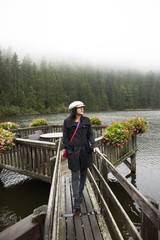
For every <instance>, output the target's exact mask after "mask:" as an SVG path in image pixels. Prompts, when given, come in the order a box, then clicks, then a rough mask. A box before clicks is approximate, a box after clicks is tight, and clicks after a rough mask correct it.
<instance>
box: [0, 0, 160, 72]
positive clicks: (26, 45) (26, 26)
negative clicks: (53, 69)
mask: <svg viewBox="0 0 160 240" xmlns="http://www.w3.org/2000/svg"><path fill="white" fill-rule="evenodd" d="M0 9H1V14H0V26H1V27H0V46H1V47H2V48H8V47H9V46H11V47H12V48H13V50H14V51H16V52H17V54H18V55H22V56H24V55H26V54H27V53H29V55H30V57H31V58H32V59H36V58H42V57H46V58H48V59H53V60H56V59H60V60H65V61H80V62H84V63H85V62H86V63H96V64H98V65H101V64H103V65H106V66H110V67H114V66H115V67H125V68H136V69H142V70H153V71H154V70H155V71H158V70H160V34H159V32H160V31H159V24H160V14H159V11H160V1H159V0H67V1H66V0H14V1H13V0H0Z"/></svg>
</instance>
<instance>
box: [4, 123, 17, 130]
mask: <svg viewBox="0 0 160 240" xmlns="http://www.w3.org/2000/svg"><path fill="white" fill-rule="evenodd" d="M0 128H3V129H6V130H10V129H12V128H19V125H18V124H17V123H14V122H3V123H0Z"/></svg>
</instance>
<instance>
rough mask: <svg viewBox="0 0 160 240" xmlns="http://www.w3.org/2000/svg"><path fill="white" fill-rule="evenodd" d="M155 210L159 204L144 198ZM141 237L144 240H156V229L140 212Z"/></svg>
mask: <svg viewBox="0 0 160 240" xmlns="http://www.w3.org/2000/svg"><path fill="white" fill-rule="evenodd" d="M146 198H147V199H148V200H149V201H150V202H151V203H152V204H153V205H154V206H155V207H156V208H157V209H158V208H159V204H158V203H157V202H156V201H155V200H153V199H151V198H150V197H146ZM141 236H142V238H143V239H144V240H151V239H153V240H158V229H157V228H156V227H155V226H154V225H153V223H152V222H151V221H150V219H149V218H148V217H147V216H146V215H145V214H144V212H142V218H141Z"/></svg>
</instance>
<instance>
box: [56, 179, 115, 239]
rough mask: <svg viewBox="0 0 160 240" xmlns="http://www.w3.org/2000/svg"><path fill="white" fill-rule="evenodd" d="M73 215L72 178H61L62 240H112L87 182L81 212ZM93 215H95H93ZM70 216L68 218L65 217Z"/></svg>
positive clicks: (60, 232)
mask: <svg viewBox="0 0 160 240" xmlns="http://www.w3.org/2000/svg"><path fill="white" fill-rule="evenodd" d="M72 213H73V196H72V187H71V178H70V177H68V176H61V203H60V214H59V217H60V228H59V229H60V230H59V239H61V240H64V239H65V240H67V239H68V240H75V239H77V240H94V239H95V240H103V239H111V237H110V234H109V231H108V228H107V226H106V224H105V221H104V219H103V216H102V215H101V214H100V209H99V206H98V203H97V202H96V200H95V196H94V193H93V191H92V189H91V186H90V184H89V182H88V181H87V184H86V187H85V189H84V193H83V202H82V203H81V211H80V213H79V215H78V214H76V216H70V215H72ZM92 213H93V214H92ZM63 214H68V216H63Z"/></svg>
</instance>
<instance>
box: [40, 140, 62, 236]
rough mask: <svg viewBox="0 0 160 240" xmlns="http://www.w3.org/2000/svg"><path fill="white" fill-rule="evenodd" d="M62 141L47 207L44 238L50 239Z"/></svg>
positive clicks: (58, 150)
mask: <svg viewBox="0 0 160 240" xmlns="http://www.w3.org/2000/svg"><path fill="white" fill-rule="evenodd" d="M60 143H61V138H60V139H59V140H58V149H57V156H56V162H55V167H54V172H53V177H52V184H51V190H50V195H49V201H48V208H47V214H46V219H45V225H44V240H49V239H51V237H52V227H53V217H54V216H53V214H54V212H55V211H54V210H55V206H57V201H56V194H57V193H58V188H59V186H58V185H59V172H60V166H61V164H60V163H61V162H60V160H61V158H60Z"/></svg>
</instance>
